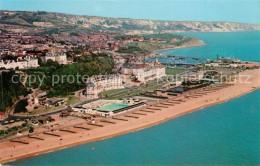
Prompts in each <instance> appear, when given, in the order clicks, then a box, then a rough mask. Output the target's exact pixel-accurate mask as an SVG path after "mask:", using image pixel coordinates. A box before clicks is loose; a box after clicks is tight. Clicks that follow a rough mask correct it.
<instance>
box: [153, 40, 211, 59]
mask: <svg viewBox="0 0 260 166" xmlns="http://www.w3.org/2000/svg"><path fill="white" fill-rule="evenodd" d="M193 39H195V40H197V45H196V44H195V45H194V46H185V45H184V46H177V47H174V48H164V49H158V50H154V51H153V52H152V54H150V56H149V58H156V57H163V56H167V54H163V53H159V52H160V51H167V50H176V49H185V48H195V47H204V46H207V45H208V44H205V43H204V41H203V40H200V39H197V38H193ZM198 41H201V42H203V43H199V42H198ZM176 56H178V55H176Z"/></svg>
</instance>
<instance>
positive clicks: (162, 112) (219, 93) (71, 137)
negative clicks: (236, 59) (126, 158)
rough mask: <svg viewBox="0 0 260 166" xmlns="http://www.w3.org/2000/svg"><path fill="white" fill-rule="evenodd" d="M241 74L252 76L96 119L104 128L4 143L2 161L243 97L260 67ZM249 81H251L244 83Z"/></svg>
mask: <svg viewBox="0 0 260 166" xmlns="http://www.w3.org/2000/svg"><path fill="white" fill-rule="evenodd" d="M241 74H243V75H249V76H250V78H249V80H247V77H246V76H244V77H242V81H244V82H239V81H237V82H235V83H233V84H219V85H218V86H212V87H208V88H206V89H199V90H196V91H192V92H189V94H185V96H181V97H179V99H182V101H175V100H176V99H174V100H173V99H169V100H167V101H163V102H162V103H158V104H156V105H153V106H148V107H147V108H143V109H141V110H134V114H133V112H128V113H126V114H122V115H120V116H118V118H122V119H127V120H128V121H122V120H116V119H111V118H107V119H106V120H108V121H110V122H115V123H116V124H112V123H107V122H97V124H101V125H103V127H99V126H93V125H89V124H84V125H82V126H81V127H86V128H89V129H90V130H87V129H83V128H75V127H69V128H67V129H68V130H70V131H72V132H75V133H72V132H65V131H58V130H56V131H54V132H53V133H54V134H57V135H59V136H60V137H58V136H53V135H46V134H39V135H38V137H39V138H41V139H44V140H39V139H35V138H23V139H22V140H23V141H25V142H28V143H29V144H22V143H16V142H4V143H1V144H0V160H1V162H6V161H10V160H14V159H18V158H24V157H29V156H33V155H36V154H39V153H44V152H48V151H52V150H57V149H60V148H63V147H68V146H73V145H76V144H80V143H85V142H90V141H95V140H100V139H104V138H109V137H113V136H116V135H120V134H124V133H128V132H131V131H135V130H138V129H141V128H146V127H149V126H152V125H156V124H158V123H161V122H164V121H166V120H169V119H172V118H174V117H177V116H180V115H183V114H186V113H189V112H192V111H195V110H198V109H200V108H203V107H206V106H209V105H213V104H217V103H221V102H225V101H227V100H229V99H231V98H235V97H238V96H241V95H243V94H246V93H248V92H251V91H253V90H255V89H257V88H259V87H260V70H259V69H256V70H247V71H244V72H242V73H241ZM246 80H247V82H249V83H245V81H246ZM125 115H130V116H131V117H126V116H125ZM134 117H138V118H134ZM72 123H74V122H72ZM70 125H71V124H70Z"/></svg>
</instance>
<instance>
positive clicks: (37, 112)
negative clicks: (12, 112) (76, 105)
mask: <svg viewBox="0 0 260 166" xmlns="http://www.w3.org/2000/svg"><path fill="white" fill-rule="evenodd" d="M65 107H66V106H65V105H60V106H58V107H49V108H41V109H36V110H33V111H31V112H24V113H19V115H35V114H41V113H45V112H50V111H54V110H57V109H61V108H65Z"/></svg>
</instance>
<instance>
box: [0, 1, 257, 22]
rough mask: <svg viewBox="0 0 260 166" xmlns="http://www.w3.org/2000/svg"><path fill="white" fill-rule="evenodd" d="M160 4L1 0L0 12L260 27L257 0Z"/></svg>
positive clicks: (170, 2) (145, 2) (167, 2)
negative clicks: (43, 12) (243, 24)
mask: <svg viewBox="0 0 260 166" xmlns="http://www.w3.org/2000/svg"><path fill="white" fill-rule="evenodd" d="M157 2H159V1H158V0H153V1H151V2H148V1H146V0H142V1H140V2H138V1H136V0H131V1H129V0H123V1H118V0H98V1H93V0H78V1H75V2H73V1H72V0H54V1H51V2H50V1H49V0H47V1H44V0H39V1H34V0H9V1H6V0H0V10H9V11H35V12H36V11H45V12H55V13H64V14H71V15H81V16H96V17H108V18H122V19H140V20H157V21H198V22H235V23H246V24H256V25H260V13H259V12H258V11H260V1H257V0H250V1H248V2H245V1H239V2H235V1H233V0H228V1H222V0H221V1H216V0H184V1H179V0H173V1H169V0H163V1H161V2H160V5H157V4H156V3H157ZM75 4H76V5H75ZM72 5H73V7H72V8H71V6H72ZM118 9H120V10H118ZM204 9H206V10H204ZM187 11H188V12H187ZM219 11H221V12H219ZM241 11H245V12H241ZM180 13H181V14H180Z"/></svg>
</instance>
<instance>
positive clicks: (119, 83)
mask: <svg viewBox="0 0 260 166" xmlns="http://www.w3.org/2000/svg"><path fill="white" fill-rule="evenodd" d="M120 88H124V86H123V78H122V76H121V75H119V74H113V75H98V76H93V77H91V78H89V79H88V81H87V83H86V96H87V98H92V99H93V98H98V94H99V93H101V92H104V91H107V90H112V89H120Z"/></svg>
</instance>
